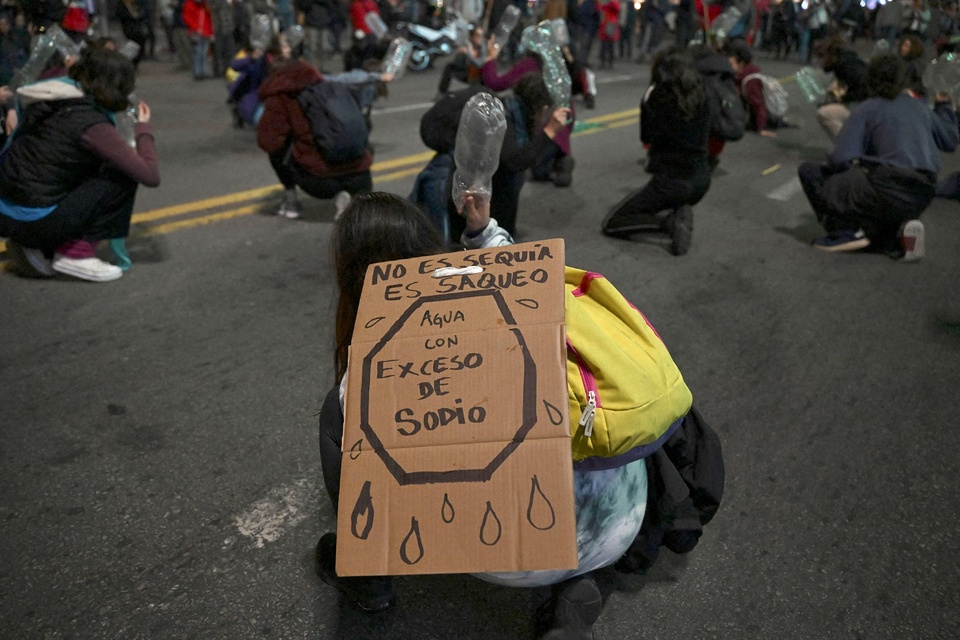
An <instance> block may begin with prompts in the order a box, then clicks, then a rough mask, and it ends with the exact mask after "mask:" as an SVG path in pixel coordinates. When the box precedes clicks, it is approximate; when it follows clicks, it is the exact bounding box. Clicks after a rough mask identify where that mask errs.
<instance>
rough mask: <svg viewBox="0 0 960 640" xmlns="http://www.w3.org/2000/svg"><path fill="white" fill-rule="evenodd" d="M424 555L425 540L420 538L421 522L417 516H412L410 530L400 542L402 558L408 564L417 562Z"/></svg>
mask: <svg viewBox="0 0 960 640" xmlns="http://www.w3.org/2000/svg"><path fill="white" fill-rule="evenodd" d="M411 543H413V544H411ZM411 550H412V551H414V552H415V553H414V554H413V555H411V553H410V551H411ZM422 557H423V541H422V540H421V539H420V523H419V522H417V519H416V518H415V517H411V518H410V531H409V532H408V533H407V537H405V538H404V539H403V542H401V543H400V559H401V560H403V561H404V562H406V563H407V564H417V563H418V562H420V559H421V558H422Z"/></svg>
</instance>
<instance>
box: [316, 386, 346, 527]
mask: <svg viewBox="0 0 960 640" xmlns="http://www.w3.org/2000/svg"><path fill="white" fill-rule="evenodd" d="M342 442H343V411H341V410H340V387H334V388H333V389H331V390H330V391H329V392H328V393H327V397H326V398H324V399H323V406H322V407H321V408H320V465H321V467H322V468H323V484H324V486H326V488H327V495H329V496H330V502H331V503H332V504H333V510H334V511H336V510H337V506H338V505H339V503H340V456H341V455H342V453H341V451H340V445H341V443H342Z"/></svg>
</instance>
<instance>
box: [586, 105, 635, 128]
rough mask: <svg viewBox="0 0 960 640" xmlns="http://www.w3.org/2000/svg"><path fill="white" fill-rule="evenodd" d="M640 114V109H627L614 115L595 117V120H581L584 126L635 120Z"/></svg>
mask: <svg viewBox="0 0 960 640" xmlns="http://www.w3.org/2000/svg"><path fill="white" fill-rule="evenodd" d="M639 114H640V108H639V107H637V108H636V109H627V110H626V111H618V112H616V113H608V114H607V115H605V116H597V117H596V118H588V119H586V120H581V122H583V123H585V124H600V123H601V122H611V121H613V120H621V119H623V118H626V117H628V116H629V117H631V118H636V117H637V116H638V115H639Z"/></svg>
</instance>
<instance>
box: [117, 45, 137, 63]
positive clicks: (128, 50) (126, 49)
mask: <svg viewBox="0 0 960 640" xmlns="http://www.w3.org/2000/svg"><path fill="white" fill-rule="evenodd" d="M139 54H140V45H138V44H137V43H136V42H134V41H133V40H127V41H126V42H125V43H123V46H122V47H120V55H122V56H123V57H124V58H126V59H127V60H133V59H134V58H136V57H137V56H138V55H139Z"/></svg>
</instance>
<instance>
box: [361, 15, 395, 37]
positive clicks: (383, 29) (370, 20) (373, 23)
mask: <svg viewBox="0 0 960 640" xmlns="http://www.w3.org/2000/svg"><path fill="white" fill-rule="evenodd" d="M363 23H364V24H365V25H367V29H370V32H371V33H373V35H374V36H376V37H377V40H383V39H384V38H386V37H387V32H388V31H389V29H387V24H386V23H385V22H384V21H383V18H381V17H380V14H379V13H374V12H373V11H371V12H370V13H368V14H367V15H365V16H363Z"/></svg>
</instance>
